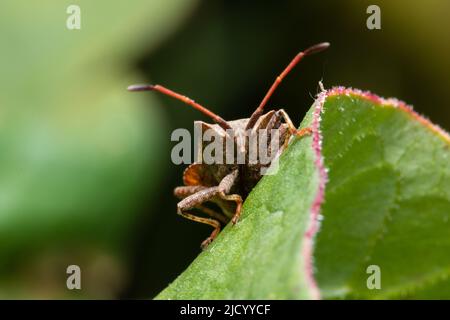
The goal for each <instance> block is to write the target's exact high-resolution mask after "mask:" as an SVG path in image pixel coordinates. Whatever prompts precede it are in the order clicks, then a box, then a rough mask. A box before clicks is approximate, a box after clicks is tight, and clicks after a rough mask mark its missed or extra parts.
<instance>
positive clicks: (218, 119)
mask: <svg viewBox="0 0 450 320" xmlns="http://www.w3.org/2000/svg"><path fill="white" fill-rule="evenodd" d="M127 89H128V91H158V92H161V93H162V94H165V95H166V96H169V97H172V98H175V99H177V100H180V101H182V102H184V103H186V104H187V105H190V106H191V107H193V108H194V109H197V110H198V111H200V112H201V113H203V114H205V115H207V116H208V117H210V118H211V119H213V120H214V122H215V123H217V124H218V125H219V126H221V127H222V128H223V129H224V130H226V129H231V126H230V125H229V124H228V122H226V121H225V120H224V119H223V118H222V117H220V116H219V115H217V114H215V113H214V112H212V111H210V110H208V109H207V108H205V107H203V106H202V105H200V104H198V103H197V102H195V101H194V100H192V99H190V98H188V97H186V96H183V95H181V94H179V93H176V92H174V91H172V90H169V89H167V88H165V87H163V86H160V85H158V84H157V85H147V84H143V85H141V84H137V85H132V86H129V87H128V88H127Z"/></svg>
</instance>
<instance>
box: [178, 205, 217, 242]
mask: <svg viewBox="0 0 450 320" xmlns="http://www.w3.org/2000/svg"><path fill="white" fill-rule="evenodd" d="M177 213H178V214H179V215H181V216H182V217H184V218H186V219H189V220H192V221H196V222H199V223H204V224H207V225H210V226H212V227H213V228H214V230H213V232H211V235H210V236H209V237H208V238H206V239H205V240H204V241H203V242H202V243H201V247H202V249H205V248H206V247H207V246H208V244H210V243H211V242H212V241H213V240H214V239H215V238H216V237H217V235H218V234H219V232H220V222H219V221H217V220H215V219H211V218H202V217H198V216H196V215H194V214H192V213H189V212H187V211H186V210H185V209H184V208H182V207H180V206H179V204H178V210H177Z"/></svg>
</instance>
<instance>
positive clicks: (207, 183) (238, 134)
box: [128, 42, 329, 249]
mask: <svg viewBox="0 0 450 320" xmlns="http://www.w3.org/2000/svg"><path fill="white" fill-rule="evenodd" d="M328 46H329V43H327V42H324V43H319V44H316V45H314V46H312V47H310V48H308V49H306V50H304V51H302V52H300V53H298V54H297V55H296V56H295V57H294V59H293V60H292V61H291V62H290V63H289V65H288V66H287V67H286V68H285V69H284V70H283V72H282V73H281V74H280V75H279V76H278V77H277V78H276V79H275V82H274V83H273V84H272V86H271V87H270V89H269V91H268V92H267V93H266V95H265V96H264V98H263V100H262V101H261V103H260V104H259V106H258V107H257V108H256V110H255V111H254V112H253V114H252V115H251V117H250V118H246V119H239V120H234V121H226V120H224V119H223V118H222V117H220V116H218V115H217V114H215V113H213V112H212V111H210V110H208V109H207V108H205V107H203V106H201V105H200V104H198V103H196V102H195V101H193V100H192V99H190V98H188V97H186V96H183V95H180V94H178V93H176V92H174V91H172V90H169V89H167V88H165V87H163V86H160V85H133V86H130V87H128V90H129V91H158V92H160V93H162V94H165V95H167V96H170V97H172V98H175V99H178V100H180V101H182V102H184V103H186V104H187V105H190V106H192V107H193V108H195V109H197V110H199V111H200V112H202V113H203V114H205V115H206V116H208V117H210V118H211V119H212V120H213V121H214V122H215V123H216V124H208V123H205V122H202V121H196V124H197V125H200V126H201V127H202V130H207V129H211V130H214V131H215V132H216V133H217V134H219V135H224V136H225V135H226V134H227V133H226V132H230V130H231V132H233V133H234V138H233V139H235V140H234V143H235V144H236V149H237V148H244V149H245V148H247V149H245V150H244V152H246V153H248V144H245V143H244V144H242V143H238V141H248V140H247V139H246V138H247V137H245V136H243V135H247V134H248V132H250V131H252V130H266V131H267V132H269V131H270V130H273V129H275V130H279V134H278V135H277V137H278V139H279V145H280V146H282V147H281V149H280V151H282V150H284V149H285V148H286V147H287V144H288V142H289V140H290V138H291V137H293V136H298V137H301V136H303V135H306V134H309V133H310V129H309V128H304V129H301V130H297V129H296V128H295V126H294V125H293V123H292V121H291V119H290V118H289V116H288V115H287V113H286V112H285V111H284V110H283V109H280V110H271V111H269V112H267V113H265V114H263V110H264V107H265V106H266V104H267V101H268V100H269V98H270V96H271V95H272V94H273V92H274V91H275V89H276V88H277V87H278V85H279V84H280V83H281V81H282V80H283V78H284V77H285V76H286V75H287V74H288V73H289V72H290V71H291V70H292V69H293V68H294V67H295V65H297V63H298V62H300V60H302V58H303V57H305V56H307V55H310V54H313V53H317V52H320V51H322V50H324V49H326V48H328ZM268 143H270V141H269V142H268ZM261 167H262V165H261V164H260V163H256V164H255V163H252V164H250V163H247V162H246V163H244V164H236V163H233V164H226V163H224V164H205V163H193V164H191V165H190V166H189V167H188V168H187V169H186V170H185V171H184V174H183V182H184V186H181V187H177V188H175V190H174V194H175V196H177V197H178V198H180V199H182V200H181V201H180V202H178V204H177V213H178V214H179V215H181V216H183V217H185V218H187V219H190V220H193V221H197V222H200V223H204V224H207V225H210V226H212V227H213V228H214V230H213V232H212V233H211V235H210V236H209V237H208V238H207V239H206V240H205V241H203V242H202V244H201V247H202V248H203V249H204V248H206V247H207V246H208V244H209V243H211V242H212V241H213V240H214V238H216V236H217V234H218V233H219V232H220V229H221V226H222V225H226V224H227V223H228V222H229V221H230V220H231V222H232V223H233V224H236V223H237V221H238V219H239V216H240V214H241V208H242V203H243V201H244V200H245V198H246V197H247V195H248V194H249V192H250V191H251V190H252V189H253V187H254V186H255V185H256V183H257V182H258V181H259V180H260V179H261V177H262V174H261ZM206 202H209V203H215V204H216V206H217V207H218V209H220V210H215V209H213V208H211V207H210V206H206V205H205V203H206ZM192 209H197V210H199V211H201V212H203V213H204V214H206V215H207V216H208V217H203V216H199V215H197V214H195V213H194V212H192Z"/></svg>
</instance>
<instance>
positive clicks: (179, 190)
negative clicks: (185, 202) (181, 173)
mask: <svg viewBox="0 0 450 320" xmlns="http://www.w3.org/2000/svg"><path fill="white" fill-rule="evenodd" d="M204 189H207V187H204V186H181V187H176V188H175V189H174V190H173V194H174V195H175V197H177V198H179V199H184V198H186V197H188V196H190V195H193V194H194V193H197V192H199V191H201V190H204Z"/></svg>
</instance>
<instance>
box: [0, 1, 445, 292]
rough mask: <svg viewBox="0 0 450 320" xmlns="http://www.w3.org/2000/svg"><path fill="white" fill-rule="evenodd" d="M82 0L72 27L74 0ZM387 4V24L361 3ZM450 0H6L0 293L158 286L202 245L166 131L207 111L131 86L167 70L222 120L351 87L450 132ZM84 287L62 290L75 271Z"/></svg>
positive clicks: (202, 230)
mask: <svg viewBox="0 0 450 320" xmlns="http://www.w3.org/2000/svg"><path fill="white" fill-rule="evenodd" d="M71 4H76V5H78V6H80V8H81V29H80V30H68V29H67V28H66V19H67V18H68V16H69V15H68V14H67V13H66V9H67V7H68V6H69V5H71ZM370 4H377V5H379V6H380V8H381V26H382V29H381V30H368V29H367V28H366V19H367V17H368V14H366V8H367V6H368V5H370ZM448 12H450V2H449V1H446V0H432V1H406V0H398V1H376V2H373V1H370V2H369V1H360V0H348V1H339V2H338V1H331V0H330V1H308V2H306V1H264V2H262V1H235V0H221V1H198V0H164V1H163V0H149V1H144V0H132V1H117V2H114V3H112V2H108V1H105V0H97V1H88V0H79V1H61V0H58V1H57V0H53V1H51V0H45V1H41V2H40V3H37V2H30V1H24V0H19V1H17V0H16V1H12V0H3V1H2V2H1V4H0V39H1V59H0V148H1V150H2V152H1V153H0V298H151V297H153V296H154V295H155V294H157V293H158V292H159V291H160V290H161V289H163V288H164V287H165V286H166V285H167V284H168V283H169V282H170V281H171V280H173V279H174V278H175V277H176V276H177V275H178V274H179V273H180V272H182V271H183V270H184V269H185V268H186V266H187V265H188V264H189V263H190V262H191V261H192V260H193V259H194V258H195V256H196V255H197V254H198V253H199V250H200V249H199V244H200V242H201V241H202V240H203V239H204V238H205V237H206V236H207V234H208V232H209V231H210V230H209V227H208V226H203V225H199V224H195V223H191V222H189V221H187V220H184V219H182V218H180V217H178V216H177V215H176V202H177V200H176V199H175V198H174V197H173V195H172V190H173V188H174V187H176V186H177V185H180V184H182V180H181V176H182V172H183V170H184V166H176V165H174V164H172V162H171V160H170V148H171V145H172V143H171V142H170V134H171V132H172V130H174V129H175V128H180V127H183V128H188V129H190V130H192V122H193V121H194V120H197V119H202V120H207V119H205V118H204V117H203V116H202V115H201V114H198V113H197V112H195V111H193V110H191V109H189V108H186V107H185V106H184V105H182V104H181V103H179V102H177V101H173V100H170V99H169V98H166V97H162V96H160V95H157V94H156V93H141V94H131V93H128V92H127V91H126V90H125V88H126V87H127V86H128V85H129V84H133V83H141V82H150V83H160V84H163V85H165V86H167V87H169V88H172V89H173V90H175V91H179V92H180V93H183V94H186V95H188V96H190V97H191V98H193V99H195V100H197V101H199V102H200V103H202V104H204V105H205V106H207V107H209V108H211V109H212V110H213V111H215V112H217V113H219V114H220V115H221V116H222V117H224V118H225V119H236V118H242V117H248V116H249V115H250V114H251V112H252V110H253V109H254V108H255V107H256V106H257V104H258V103H259V101H260V99H261V98H262V97H263V95H264V94H265V92H266V90H267V89H268V87H269V86H270V84H271V83H272V81H273V80H274V78H275V76H276V75H277V73H279V72H280V71H281V70H282V69H283V68H284V66H285V65H286V64H287V63H288V62H289V61H290V59H291V58H292V57H293V56H294V55H295V54H296V53H297V52H298V51H300V50H301V49H304V48H306V47H307V46H309V45H311V44H315V43H317V42H321V41H328V42H330V43H331V47H330V49H329V50H328V51H327V52H324V53H321V54H320V55H316V56H313V57H310V58H308V59H305V60H304V62H302V63H301V65H299V66H298V67H297V69H295V70H294V72H292V74H290V75H289V77H288V78H287V79H286V80H285V81H284V82H283V84H282V85H281V86H280V88H279V89H278V91H277V92H276V94H275V95H274V96H273V98H272V100H271V101H270V106H272V107H277V108H279V107H282V108H284V109H286V110H287V111H288V113H289V114H290V115H291V117H292V119H293V120H294V121H295V122H297V123H299V122H300V120H301V119H302V117H303V114H304V113H305V111H306V110H308V109H309V107H310V105H311V104H312V102H313V98H312V97H313V96H314V95H315V94H316V93H317V91H318V85H317V83H318V81H319V80H321V79H322V80H323V82H324V84H325V86H326V87H330V86H333V85H344V86H352V87H356V88H360V89H364V90H371V91H373V92H375V93H377V94H379V95H382V96H385V97H389V96H393V97H397V98H399V99H402V100H405V101H406V102H408V103H410V104H413V105H414V107H415V109H416V110H417V111H419V112H420V113H422V114H425V115H426V116H428V117H429V118H430V119H431V120H432V121H433V122H435V123H437V124H439V125H441V126H442V127H443V128H445V129H450V109H449V107H450V105H449V103H448V101H449V99H450V90H448V88H449V86H450V72H449V71H450V61H449V58H448V57H449V56H450V19H448ZM70 264H76V265H79V266H80V267H81V270H82V290H80V291H77V290H73V291H69V290H68V289H67V288H66V278H67V276H68V275H67V274H66V268H67V266H68V265H70Z"/></svg>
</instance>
